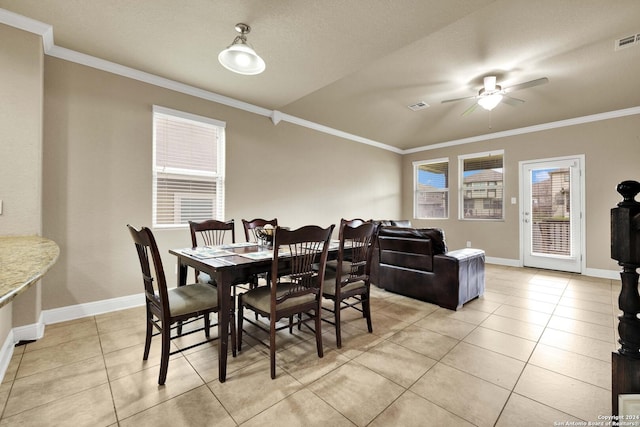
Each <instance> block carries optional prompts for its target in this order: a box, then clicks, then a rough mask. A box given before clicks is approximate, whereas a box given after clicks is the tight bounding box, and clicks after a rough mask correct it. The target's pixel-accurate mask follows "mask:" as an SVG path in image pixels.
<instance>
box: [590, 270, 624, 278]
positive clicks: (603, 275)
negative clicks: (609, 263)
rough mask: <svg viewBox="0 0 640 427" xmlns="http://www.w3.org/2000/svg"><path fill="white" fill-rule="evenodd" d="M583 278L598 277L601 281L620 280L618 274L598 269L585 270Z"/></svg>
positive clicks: (617, 272)
mask: <svg viewBox="0 0 640 427" xmlns="http://www.w3.org/2000/svg"><path fill="white" fill-rule="evenodd" d="M583 274H584V275H585V276H591V277H600V278H602V279H611V280H620V272H619V271H613V270H602V269H600V268H586V269H585V270H584V273H583Z"/></svg>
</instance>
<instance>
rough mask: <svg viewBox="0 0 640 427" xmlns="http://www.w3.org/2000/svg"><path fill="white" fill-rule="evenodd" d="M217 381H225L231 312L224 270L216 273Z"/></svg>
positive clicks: (226, 277) (228, 289)
mask: <svg viewBox="0 0 640 427" xmlns="http://www.w3.org/2000/svg"><path fill="white" fill-rule="evenodd" d="M217 279H218V280H217V282H218V283H217V287H218V305H219V306H220V311H218V339H219V340H220V346H219V348H218V351H219V354H218V380H220V382H221V383H223V382H225V381H226V379H227V354H228V353H229V313H230V310H231V305H230V299H231V279H232V278H231V274H230V273H229V272H225V271H224V270H220V271H218V277H217Z"/></svg>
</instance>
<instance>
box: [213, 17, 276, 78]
mask: <svg viewBox="0 0 640 427" xmlns="http://www.w3.org/2000/svg"><path fill="white" fill-rule="evenodd" d="M236 31H237V32H239V33H240V35H239V36H236V38H235V39H234V40H233V43H231V44H230V45H229V46H228V47H227V48H226V49H224V50H223V51H222V52H220V54H219V55H218V61H220V64H222V66H223V67H225V68H226V69H228V70H231V71H233V72H234V73H238V74H245V75H255V74H260V73H261V72H263V71H264V69H265V67H266V65H265V63H264V60H263V59H262V58H260V56H259V55H258V54H257V53H256V51H255V50H253V47H252V46H251V45H250V44H249V43H247V34H249V32H251V27H250V26H248V25H247V24H242V23H240V24H236Z"/></svg>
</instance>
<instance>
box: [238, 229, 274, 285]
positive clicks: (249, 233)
mask: <svg viewBox="0 0 640 427" xmlns="http://www.w3.org/2000/svg"><path fill="white" fill-rule="evenodd" d="M265 225H271V226H272V227H273V228H276V227H277V226H278V218H274V219H271V220H267V219H262V218H256V219H252V220H250V221H247V220H246V219H243V220H242V226H243V227H244V237H245V239H246V240H247V242H249V243H258V242H259V241H260V239H259V236H258V234H257V233H256V229H258V228H262V227H264V226H265ZM268 277H269V275H268V274H257V275H254V276H253V277H251V282H250V284H249V285H250V287H251V288H255V287H256V286H258V283H259V279H260V278H263V279H265V280H269V279H268Z"/></svg>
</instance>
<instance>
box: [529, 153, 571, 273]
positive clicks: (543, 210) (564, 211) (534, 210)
mask: <svg viewBox="0 0 640 427" xmlns="http://www.w3.org/2000/svg"><path fill="white" fill-rule="evenodd" d="M583 162H584V159H583V158H582V157H572V158H562V159H549V160H536V161H531V162H521V197H520V200H521V201H522V210H521V230H522V232H521V236H522V239H521V241H522V242H523V264H524V265H525V266H526V267H537V268H546V269H551V270H561V271H570V272H576V273H581V272H582V230H584V227H583V215H582V187H583V185H582V172H581V170H582V164H583Z"/></svg>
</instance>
